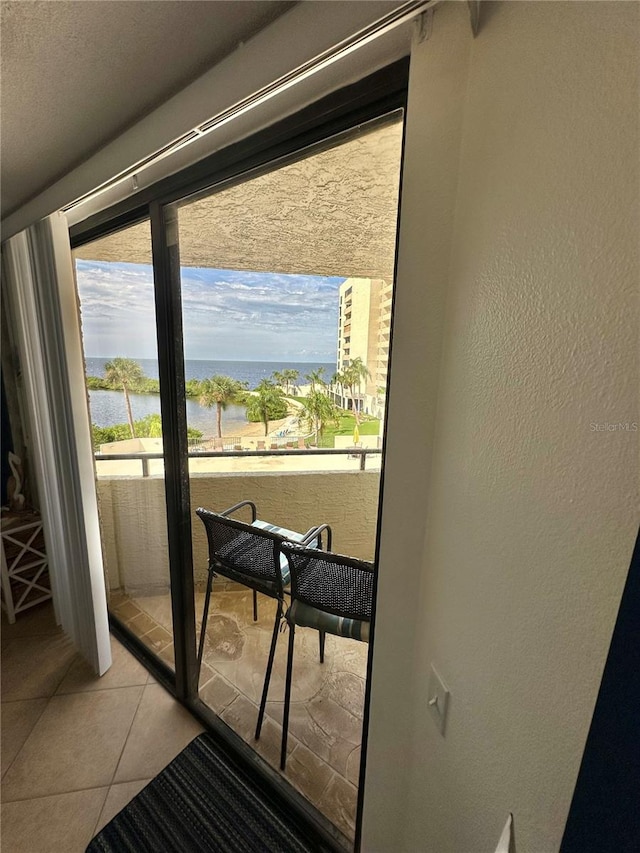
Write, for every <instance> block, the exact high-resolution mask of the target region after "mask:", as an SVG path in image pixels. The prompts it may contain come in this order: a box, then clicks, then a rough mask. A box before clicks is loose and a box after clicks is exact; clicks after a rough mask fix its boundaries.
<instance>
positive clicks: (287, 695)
mask: <svg viewBox="0 0 640 853" xmlns="http://www.w3.org/2000/svg"><path fill="white" fill-rule="evenodd" d="M295 630H296V628H295V625H294V624H293V623H290V624H289V649H288V652H287V680H286V683H285V690H284V713H283V715H282V749H281V751H280V769H281V770H284V769H285V767H286V764H287V734H288V730H289V705H290V704H291V674H292V672H293V643H294V638H295Z"/></svg>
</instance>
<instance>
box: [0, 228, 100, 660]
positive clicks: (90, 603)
mask: <svg viewBox="0 0 640 853" xmlns="http://www.w3.org/2000/svg"><path fill="white" fill-rule="evenodd" d="M2 271H3V281H4V284H3V290H4V296H5V303H4V306H3V307H4V309H5V310H6V311H7V319H8V325H9V328H10V329H11V330H12V331H11V337H12V343H13V346H14V348H15V352H16V355H17V359H18V362H19V369H18V381H19V384H20V386H21V389H22V395H23V399H24V406H25V415H26V420H27V423H26V424H25V425H24V426H25V434H26V436H27V440H26V444H27V447H28V452H29V456H30V458H29V462H30V467H31V470H32V472H33V474H34V475H35V478H36V483H37V491H38V494H39V498H40V511H41V513H42V520H43V526H44V532H45V541H46V545H47V553H48V556H49V566H50V573H51V584H52V590H53V601H54V607H55V610H56V616H57V619H58V621H59V623H60V624H61V625H62V627H63V629H64V631H65V632H66V633H67V634H68V635H69V636H70V637H71V639H72V640H73V642H74V643H75V645H76V647H77V649H78V651H79V652H80V653H81V654H82V655H83V656H84V657H85V658H86V659H87V660H88V661H89V663H90V664H91V665H92V666H93V668H94V669H95V671H96V672H97V673H98V674H100V675H101V674H102V673H103V672H104V671H105V670H106V669H108V667H109V666H110V665H111V651H110V644H109V626H108V619H107V602H106V591H105V581H104V572H103V565H102V549H101V544H100V529H99V524H98V511H97V498H96V486H95V477H94V469H93V456H92V450H91V432H90V424H89V415H88V407H87V398H86V391H85V383H84V368H83V355H82V342H81V335H80V323H79V314H78V303H77V297H76V289H75V278H74V273H73V261H72V257H71V248H70V245H69V232H68V227H67V222H66V220H65V217H64V216H63V215H62V214H54V215H53V216H49V217H47V218H46V219H43V220H41V221H40V222H38V223H36V224H35V225H32V226H31V227H30V228H28V229H26V230H25V231H21V232H20V233H19V234H16V235H15V236H14V237H12V238H11V239H10V240H7V241H6V242H5V243H3V245H2Z"/></svg>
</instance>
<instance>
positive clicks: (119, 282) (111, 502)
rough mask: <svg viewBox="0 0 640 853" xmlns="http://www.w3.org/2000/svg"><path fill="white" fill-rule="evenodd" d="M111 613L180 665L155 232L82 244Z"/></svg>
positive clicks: (142, 230)
mask: <svg viewBox="0 0 640 853" xmlns="http://www.w3.org/2000/svg"><path fill="white" fill-rule="evenodd" d="M74 260H75V268H76V280H77V286H78V295H79V300H80V312H81V320H82V336H83V344H84V354H85V367H86V383H87V392H88V397H89V410H90V416H91V430H92V437H93V449H94V452H95V460H96V463H95V466H96V478H97V490H98V502H99V512H100V527H101V533H102V548H103V555H104V563H105V574H106V578H105V580H106V586H107V592H108V603H109V611H110V613H111V615H112V616H114V617H115V618H116V619H118V621H119V622H121V623H122V624H123V625H124V626H125V627H126V628H127V629H129V631H130V632H131V633H132V634H133V635H134V636H135V637H137V638H139V639H140V641H141V643H142V644H143V645H144V646H145V647H147V648H148V649H149V650H150V651H151V652H153V653H154V654H155V655H157V656H158V657H159V658H160V659H161V660H162V661H163V662H164V663H165V664H166V665H168V666H169V667H171V668H173V667H174V652H173V619H172V608H171V594H170V584H169V552H168V545H167V520H166V496H165V467H164V449H163V428H162V414H161V406H160V383H159V373H158V347H157V332H156V310H155V298H154V277H153V267H152V259H151V231H150V225H149V221H148V220H145V221H143V222H140V223H138V224H136V225H133V226H130V227H128V228H125V229H123V230H121V231H118V232H116V233H114V234H111V235H109V236H107V237H103V238H101V239H98V240H95V241H93V242H90V243H86V244H85V245H83V246H82V247H80V248H77V249H76V250H75V251H74Z"/></svg>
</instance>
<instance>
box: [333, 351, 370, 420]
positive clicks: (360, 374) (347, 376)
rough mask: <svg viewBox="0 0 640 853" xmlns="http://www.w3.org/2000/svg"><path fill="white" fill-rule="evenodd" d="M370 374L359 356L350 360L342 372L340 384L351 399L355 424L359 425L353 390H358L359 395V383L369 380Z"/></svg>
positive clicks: (358, 414)
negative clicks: (346, 390)
mask: <svg viewBox="0 0 640 853" xmlns="http://www.w3.org/2000/svg"><path fill="white" fill-rule="evenodd" d="M370 376H371V374H370V373H369V369H368V368H367V365H366V364H365V363H364V362H363V361H362V359H361V358H360V356H357V357H356V358H353V359H351V361H350V363H349V366H348V367H345V368H344V370H343V371H342V378H341V380H340V381H341V382H342V384H343V385H344V387H345V388H347V389H348V391H349V396H350V397H351V405H352V407H353V417H354V418H355V419H356V424H357V425H359V424H360V413H359V412H358V408H357V406H356V395H355V389H356V388H357V389H358V394H359V393H360V383H361V382H362V380H363V379H365V380H366V379H369V377H370Z"/></svg>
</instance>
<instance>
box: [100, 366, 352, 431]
mask: <svg viewBox="0 0 640 853" xmlns="http://www.w3.org/2000/svg"><path fill="white" fill-rule="evenodd" d="M109 360H110V359H109V358H87V360H86V363H87V375H88V376H104V366H105V364H106V363H107V362H108V361H109ZM136 361H137V362H138V364H139V365H140V367H141V368H142V370H143V371H144V373H145V375H146V376H148V377H149V378H151V379H157V378H158V362H157V361H155V360H154V359H145V358H138V359H136ZM319 367H324V369H325V372H324V375H325V377H326V378H330V377H331V375H332V374H333V373H335V370H336V365H335V364H331V363H324V362H323V363H321V362H313V363H312V362H308V363H307V362H284V361H207V360H204V359H200V360H195V359H189V360H186V361H185V377H186V378H187V379H206V378H208V377H210V376H214V375H215V374H221V375H223V376H231V377H232V378H233V379H237V380H238V381H240V382H247V383H248V385H249V388H255V387H256V385H257V384H258V383H259V382H260V381H261V380H262V379H268V378H269V377H270V376H271V375H272V374H273V372H274V371H276V370H277V371H282V370H284V369H292V370H298V371H299V373H300V379H299V382H300V384H306V383H305V380H304V376H305V374H308V373H310V372H311V371H312V370H317V369H318V368H319ZM129 396H130V399H131V410H132V412H133V419H134V420H140V419H141V418H143V417H145V416H146V415H152V414H160V397H159V396H158V395H157V394H130V395H129ZM89 406H90V410H91V421H92V423H94V424H96V425H97V426H114V425H115V424H122V423H126V421H127V410H126V407H125V402H124V394H123V392H122V391H90V392H89ZM187 423H188V425H189V426H191V427H195V428H196V429H199V430H201V431H202V432H203V433H204V434H205V436H210V435H215V431H216V411H215V408H213V409H206V408H205V407H204V406H201V405H200V404H199V403H198V402H197V400H194V399H188V400H187ZM245 423H246V417H245V409H244V406H228V407H227V409H226V411H224V412H223V413H222V431H223V433H224V434H225V435H233V434H234V432H233V431H234V426H236V427H238V426H240V425H241V424H245Z"/></svg>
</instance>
